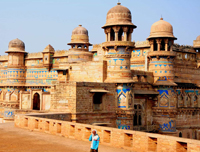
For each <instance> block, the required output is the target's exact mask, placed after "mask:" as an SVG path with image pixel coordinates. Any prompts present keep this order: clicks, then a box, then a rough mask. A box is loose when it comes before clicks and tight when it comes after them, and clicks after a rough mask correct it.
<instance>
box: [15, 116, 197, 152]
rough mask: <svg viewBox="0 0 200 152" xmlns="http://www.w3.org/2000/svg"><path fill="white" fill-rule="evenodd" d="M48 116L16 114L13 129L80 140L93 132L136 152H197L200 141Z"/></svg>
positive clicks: (109, 143)
mask: <svg viewBox="0 0 200 152" xmlns="http://www.w3.org/2000/svg"><path fill="white" fill-rule="evenodd" d="M52 115H54V114H52ZM65 115H67V114H65ZM69 115H70V114H69ZM45 117H47V118H45ZM48 117H49V116H44V114H37V116H36V115H16V116H15V126H16V127H20V128H24V129H29V130H34V131H40V132H45V133H49V134H53V135H59V136H64V137H67V138H71V139H76V140H83V141H88V138H89V136H90V134H91V131H92V129H96V130H97V133H98V135H99V136H100V144H103V145H108V146H112V147H116V148H123V149H127V150H132V151H137V152H147V151H151V152H153V151H155V152H156V151H159V152H199V151H200V141H198V140H192V139H186V138H178V137H172V136H166V135H160V134H152V133H144V132H139V131H131V130H122V129H115V128H110V127H101V126H94V125H87V124H80V123H73V122H69V121H61V120H54V119H48ZM52 117H53V116H52Z"/></svg>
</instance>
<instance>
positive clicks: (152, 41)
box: [149, 40, 154, 52]
mask: <svg viewBox="0 0 200 152" xmlns="http://www.w3.org/2000/svg"><path fill="white" fill-rule="evenodd" d="M153 43H154V40H149V44H150V46H151V49H150V51H151V52H153Z"/></svg>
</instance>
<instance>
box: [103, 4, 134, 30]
mask: <svg viewBox="0 0 200 152" xmlns="http://www.w3.org/2000/svg"><path fill="white" fill-rule="evenodd" d="M113 25H131V26H134V27H136V26H135V25H134V24H133V23H132V16H131V11H130V10H129V9H128V8H127V7H125V6H122V5H121V3H117V6H115V7H113V8H111V9H110V10H109V11H108V13H107V17H106V24H105V25H104V26H103V27H107V26H113Z"/></svg>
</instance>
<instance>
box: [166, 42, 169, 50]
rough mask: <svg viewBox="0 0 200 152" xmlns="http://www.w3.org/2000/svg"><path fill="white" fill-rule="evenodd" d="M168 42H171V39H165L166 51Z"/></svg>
mask: <svg viewBox="0 0 200 152" xmlns="http://www.w3.org/2000/svg"><path fill="white" fill-rule="evenodd" d="M168 42H169V40H168V39H165V51H168Z"/></svg>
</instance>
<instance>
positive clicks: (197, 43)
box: [193, 35, 200, 68]
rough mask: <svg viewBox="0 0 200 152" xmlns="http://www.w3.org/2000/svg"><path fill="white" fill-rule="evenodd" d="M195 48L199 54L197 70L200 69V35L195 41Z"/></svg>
mask: <svg viewBox="0 0 200 152" xmlns="http://www.w3.org/2000/svg"><path fill="white" fill-rule="evenodd" d="M193 47H194V49H195V50H196V52H197V68H199V67H200V35H199V36H198V37H197V38H196V40H194V42H193Z"/></svg>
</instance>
